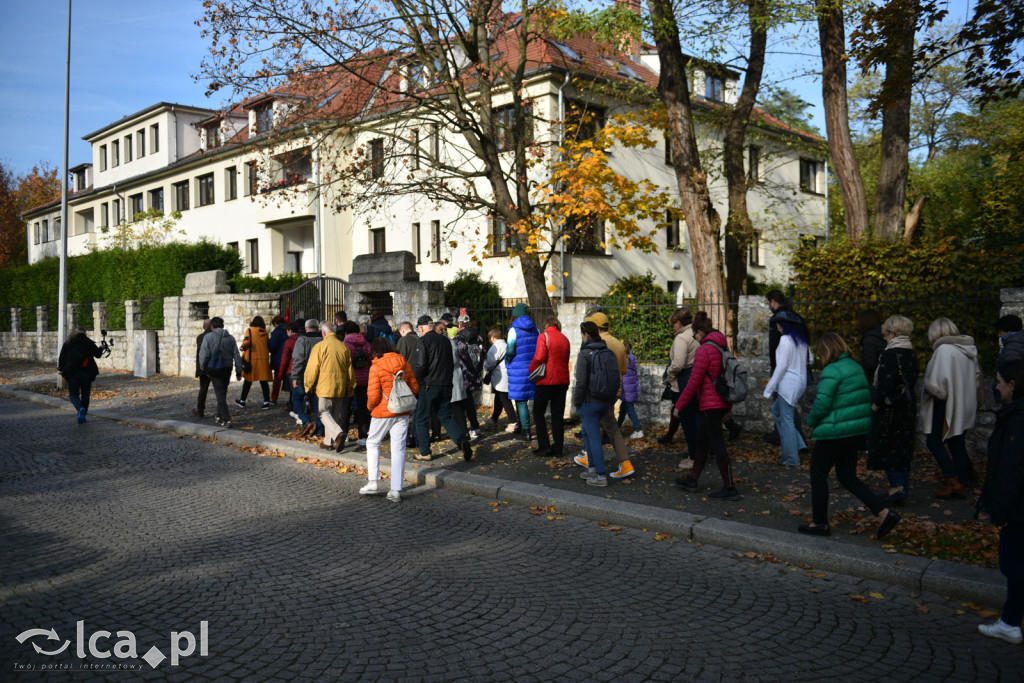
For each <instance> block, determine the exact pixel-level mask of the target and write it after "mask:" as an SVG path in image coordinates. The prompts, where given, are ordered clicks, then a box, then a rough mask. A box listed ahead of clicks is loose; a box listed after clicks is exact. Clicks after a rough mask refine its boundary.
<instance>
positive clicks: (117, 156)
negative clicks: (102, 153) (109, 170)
mask: <svg viewBox="0 0 1024 683" xmlns="http://www.w3.org/2000/svg"><path fill="white" fill-rule="evenodd" d="M110 165H111V166H120V165H121V143H120V142H118V141H117V140H113V141H112V142H111V143H110Z"/></svg>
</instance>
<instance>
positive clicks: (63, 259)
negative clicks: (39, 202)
mask: <svg viewBox="0 0 1024 683" xmlns="http://www.w3.org/2000/svg"><path fill="white" fill-rule="evenodd" d="M66 56H67V58H66V60H65V62H64V163H63V164H62V165H61V169H60V170H61V175H60V284H59V286H58V297H57V298H58V301H57V316H58V317H57V353H58V354H60V347H61V344H63V343H64V339H65V338H66V337H67V333H68V330H67V326H68V314H67V310H68V230H69V229H70V227H71V226H70V224H69V221H68V111H69V103H70V100H71V0H68V43H67V53H66ZM62 381H63V380H58V387H59V386H61V384H62Z"/></svg>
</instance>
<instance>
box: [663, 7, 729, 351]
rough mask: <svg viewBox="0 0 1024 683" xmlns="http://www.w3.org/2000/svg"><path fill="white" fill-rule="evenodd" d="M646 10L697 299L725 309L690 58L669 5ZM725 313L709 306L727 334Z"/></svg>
mask: <svg viewBox="0 0 1024 683" xmlns="http://www.w3.org/2000/svg"><path fill="white" fill-rule="evenodd" d="M648 7H649V8H650V10H651V16H652V18H653V20H654V42H655V44H656V45H657V47H658V58H659V59H660V60H661V78H660V79H659V81H658V93H659V95H660V96H661V99H662V102H664V104H665V112H666V115H667V117H668V129H669V142H670V144H671V145H672V159H673V161H674V162H675V171H676V183H677V184H678V185H679V195H680V197H681V199H682V204H683V213H684V216H685V218H686V228H687V232H688V234H689V236H690V245H691V250H690V255H691V258H692V259H693V272H694V276H695V278H696V280H697V300H698V301H699V302H700V303H701V304H706V305H707V304H724V303H726V301H727V299H726V295H725V279H724V277H723V264H722V250H721V247H720V246H719V240H720V237H721V227H722V221H721V218H720V217H719V216H718V212H717V211H715V207H714V205H713V204H712V203H711V194H710V192H709V190H708V179H707V174H706V173H705V172H704V169H703V167H702V166H701V162H700V153H699V150H698V148H697V135H696V132H695V130H694V124H693V111H692V109H691V107H690V88H689V85H688V83H687V80H686V62H687V59H688V58H687V57H685V56H683V50H682V46H681V45H680V43H679V27H678V26H677V24H676V20H675V15H674V13H673V6H672V2H671V0H648ZM726 308H727V307H726V306H721V305H719V306H713V305H708V309H709V310H708V313H709V315H710V316H711V318H712V320H713V321H714V324H715V326H716V327H718V328H719V329H721V330H722V331H723V332H725V333H726V334H729V328H728V319H727V316H726V311H725V309H726Z"/></svg>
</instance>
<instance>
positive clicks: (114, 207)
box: [110, 199, 124, 225]
mask: <svg viewBox="0 0 1024 683" xmlns="http://www.w3.org/2000/svg"><path fill="white" fill-rule="evenodd" d="M110 209H111V211H112V213H113V214H114V215H113V218H114V225H120V224H121V218H122V217H123V215H124V214H123V213H122V212H121V200H120V199H115V200H114V201H112V202H110Z"/></svg>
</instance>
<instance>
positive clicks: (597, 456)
mask: <svg viewBox="0 0 1024 683" xmlns="http://www.w3.org/2000/svg"><path fill="white" fill-rule="evenodd" d="M580 331H581V332H582V333H583V347H582V348H580V353H579V355H578V356H577V357H576V385H575V386H574V387H573V390H572V405H573V408H574V409H575V410H576V414H577V415H579V416H580V420H581V421H582V422H583V440H584V443H585V444H586V447H587V455H588V456H589V460H588V463H587V465H588V466H587V471H586V472H584V473H583V474H581V475H580V476H581V477H582V478H583V479H585V480H586V482H587V485H588V486H608V473H607V471H606V469H605V465H604V449H603V448H602V447H601V418H603V417H604V416H605V415H606V414H607V413H608V410H609V409H610V408H611V407H612V404H613V403H615V398H616V396H618V393H619V387H620V386H621V383H622V375H621V374H619V363H618V360H617V359H616V358H615V354H614V353H612V352H611V350H610V349H609V348H608V345H607V344H605V343H604V341H602V339H601V332H600V330H599V329H598V327H597V325H596V324H595V323H593V322H592V321H586V322H584V323H583V324H581V325H580Z"/></svg>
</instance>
